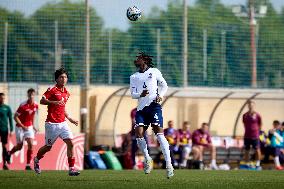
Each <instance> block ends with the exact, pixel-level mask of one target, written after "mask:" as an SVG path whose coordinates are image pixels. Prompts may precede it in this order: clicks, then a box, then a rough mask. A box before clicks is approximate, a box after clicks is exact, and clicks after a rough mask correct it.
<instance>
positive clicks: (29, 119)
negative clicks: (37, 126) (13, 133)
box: [16, 101, 38, 127]
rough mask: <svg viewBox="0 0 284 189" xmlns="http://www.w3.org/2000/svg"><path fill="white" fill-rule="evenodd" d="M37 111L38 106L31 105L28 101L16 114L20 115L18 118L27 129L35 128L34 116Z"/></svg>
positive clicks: (35, 104)
mask: <svg viewBox="0 0 284 189" xmlns="http://www.w3.org/2000/svg"><path fill="white" fill-rule="evenodd" d="M37 110H38V104H37V103H36V102H34V103H33V104H31V103H28V101H25V102H23V103H22V104H21V105H20V106H19V108H18V110H17V111H16V114H17V115H18V118H19V119H20V121H21V122H22V124H23V125H24V126H25V127H30V126H33V123H34V116H35V113H36V112H37ZM16 126H18V127H19V125H18V124H16Z"/></svg>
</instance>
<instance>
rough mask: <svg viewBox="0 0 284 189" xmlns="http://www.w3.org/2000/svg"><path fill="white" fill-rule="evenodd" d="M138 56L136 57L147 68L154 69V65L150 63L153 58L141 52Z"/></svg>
mask: <svg viewBox="0 0 284 189" xmlns="http://www.w3.org/2000/svg"><path fill="white" fill-rule="evenodd" d="M138 54H139V55H138V56H137V57H139V58H142V59H143V60H144V61H145V63H146V64H147V66H149V67H150V68H153V67H154V64H153V62H152V57H153V56H150V55H148V54H146V53H145V52H142V51H141V52H139V53H138Z"/></svg>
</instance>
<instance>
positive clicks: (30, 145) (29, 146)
mask: <svg viewBox="0 0 284 189" xmlns="http://www.w3.org/2000/svg"><path fill="white" fill-rule="evenodd" d="M21 148H22V147H21ZM32 149H33V145H32V144H28V150H32Z"/></svg>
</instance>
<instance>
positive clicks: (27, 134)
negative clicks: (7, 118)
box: [15, 126, 35, 144]
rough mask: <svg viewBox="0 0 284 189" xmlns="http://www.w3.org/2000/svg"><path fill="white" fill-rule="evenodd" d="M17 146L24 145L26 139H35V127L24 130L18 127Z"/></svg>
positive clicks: (16, 131) (16, 130) (16, 129)
mask: <svg viewBox="0 0 284 189" xmlns="http://www.w3.org/2000/svg"><path fill="white" fill-rule="evenodd" d="M15 133H16V140H17V144H20V143H23V142H24V140H25V139H26V138H32V139H33V138H35V133H34V129H33V126H30V127H28V129H27V130H24V129H23V128H22V127H18V126H16V128H15Z"/></svg>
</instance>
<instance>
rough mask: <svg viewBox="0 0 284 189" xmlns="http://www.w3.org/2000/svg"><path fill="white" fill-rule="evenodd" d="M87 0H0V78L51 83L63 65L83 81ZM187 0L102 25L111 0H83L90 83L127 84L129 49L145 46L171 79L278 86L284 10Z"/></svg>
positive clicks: (112, 13)
mask: <svg viewBox="0 0 284 189" xmlns="http://www.w3.org/2000/svg"><path fill="white" fill-rule="evenodd" d="M115 1H116V0H115ZM117 1H118V0H117ZM148 1H150V0H148ZM28 2H32V1H28ZM36 2H38V1H36V0H34V3H36ZM86 2H87V0H86V1H79V0H78V1H68V0H62V1H55V2H54V1H48V0H46V4H44V5H42V6H39V7H38V8H37V10H35V11H34V12H33V13H31V14H27V13H25V12H18V11H12V10H11V7H12V8H13V7H14V6H15V7H18V6H19V4H20V5H22V6H24V7H29V6H31V5H29V4H25V2H24V1H16V0H10V1H4V2H2V3H0V10H1V11H0V36H2V37H0V44H1V45H0V52H1V54H0V67H1V68H2V69H0V76H1V77H0V80H1V81H4V82H38V83H47V82H48V83H49V82H51V81H52V80H53V71H54V70H55V69H56V68H58V67H60V66H64V67H66V69H67V70H68V71H69V73H70V82H71V83H75V84H78V83H79V84H83V83H84V82H85V79H86V66H85V65H86V64H85V62H86V61H85V60H86V33H87V31H86V29H87V27H86V10H87V9H86ZM103 2H104V1H102V0H100V1H99V4H100V3H101V4H103ZM186 2H187V1H179V0H169V1H168V2H167V6H166V8H164V7H161V6H159V4H158V3H157V6H156V7H153V8H152V9H151V10H147V11H146V10H142V11H144V12H145V13H144V14H143V17H142V19H141V20H139V21H137V22H129V25H128V26H127V27H125V28H119V27H115V26H114V27H111V26H106V25H105V24H104V21H105V20H106V19H109V18H107V17H106V16H100V15H99V14H98V12H99V11H98V9H100V11H102V10H101V9H103V11H109V14H108V16H109V17H111V19H112V20H113V22H116V19H117V20H119V19H120V20H121V17H118V16H117V15H121V12H120V9H119V8H118V7H117V6H116V5H117V3H114V5H113V6H110V7H107V8H105V7H103V6H95V5H93V2H92V0H89V4H90V6H89V8H90V22H89V24H90V30H89V33H90V40H89V42H90V50H89V53H90V72H89V73H90V83H91V84H110V85H127V84H128V82H129V76H130V75H131V74H132V73H133V72H134V71H135V68H134V66H133V60H134V58H135V56H136V55H137V53H138V52H139V51H145V52H147V53H149V54H151V55H153V56H154V62H155V64H156V66H157V67H158V68H159V69H161V71H162V73H163V75H164V77H165V78H166V80H167V81H168V83H169V85H171V86H178V87H182V86H214V87H258V88H282V87H283V86H284V84H283V83H284V73H283V70H284V62H283V60H284V33H283V29H284V12H283V11H282V12H281V11H280V10H278V9H277V10H276V9H275V5H273V4H272V3H271V2H270V1H268V0H266V1H255V2H254V1H253V0H249V1H248V2H245V3H246V4H245V5H244V6H235V7H233V11H232V6H231V5H227V4H223V3H222V2H221V1H218V0H212V1H207V0H196V1H195V2H194V4H193V3H191V4H188V2H187V4H186ZM140 3H141V2H140ZM143 3H147V0H145V1H143ZM130 5H132V4H130ZM130 5H129V6H130ZM138 7H139V3H138ZM142 7H143V6H142ZM185 7H186V8H185ZM184 8H185V9H184ZM126 9H127V7H125V11H126ZM185 10H186V12H185ZM146 12H147V13H146ZM118 18H119V19H118ZM184 18H187V19H186V20H184ZM123 19H125V20H126V19H127V18H126V16H125V13H123ZM184 21H185V22H184ZM186 39H187V40H186ZM185 47H187V48H185Z"/></svg>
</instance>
